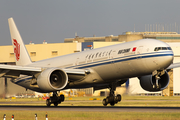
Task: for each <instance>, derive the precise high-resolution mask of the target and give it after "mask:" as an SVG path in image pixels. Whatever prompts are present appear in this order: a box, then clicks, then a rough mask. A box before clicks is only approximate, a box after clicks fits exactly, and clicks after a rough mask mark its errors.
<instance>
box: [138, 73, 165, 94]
mask: <svg viewBox="0 0 180 120" xmlns="http://www.w3.org/2000/svg"><path fill="white" fill-rule="evenodd" d="M159 77H160V79H159V80H158V85H159V88H158V89H157V88H153V85H155V84H156V79H155V76H152V75H146V76H141V77H139V80H140V85H141V87H142V88H143V89H144V90H147V91H150V92H157V91H161V90H164V89H165V88H166V87H167V86H168V84H169V75H168V73H167V71H165V73H164V74H163V75H162V76H159Z"/></svg>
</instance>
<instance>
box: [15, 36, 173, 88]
mask: <svg viewBox="0 0 180 120" xmlns="http://www.w3.org/2000/svg"><path fill="white" fill-rule="evenodd" d="M156 48H157V49H158V48H162V49H159V50H155V49H156ZM165 48H166V49H165ZM172 61H173V51H172V50H171V49H170V46H169V45H168V44H166V43H164V42H162V41H159V40H154V39H142V40H137V41H132V42H126V43H122V44H117V45H112V46H108V47H102V48H98V49H93V50H89V51H83V52H79V53H73V54H69V55H64V56H59V57H55V58H50V59H46V60H41V61H37V62H34V63H31V64H29V65H27V66H33V67H44V68H49V67H51V68H52V67H59V68H65V69H90V70H92V71H93V72H94V73H95V74H94V76H91V78H92V80H90V78H88V80H86V79H85V80H84V81H80V82H79V85H82V86H83V87H84V85H85V84H88V85H87V87H88V86H93V85H94V84H96V83H97V84H101V83H108V82H112V81H115V80H118V79H126V78H131V77H139V76H143V75H148V74H151V73H152V72H153V71H155V70H164V69H166V68H167V67H168V66H169V65H170V64H171V63H172ZM93 80H96V83H94V81H93ZM17 83H18V84H20V85H21V86H26V87H27V84H26V85H25V82H24V80H22V82H21V81H19V82H17ZM26 83H27V82H26ZM75 85H78V82H76V81H75V82H74V84H70V85H69V88H70V87H72V88H74V87H76V86H75ZM79 87H81V86H79ZM29 88H30V87H29ZM30 89H32V88H30Z"/></svg>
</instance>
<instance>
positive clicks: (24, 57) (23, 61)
mask: <svg viewBox="0 0 180 120" xmlns="http://www.w3.org/2000/svg"><path fill="white" fill-rule="evenodd" d="M8 22H9V29H10V34H11V40H12V44H13V48H14V56H15V60H16V65H21V66H24V65H28V64H30V63H32V62H31V59H30V57H29V54H28V52H27V50H26V47H25V45H24V43H23V41H22V38H21V35H20V33H19V31H18V29H17V27H16V24H15V22H14V20H13V18H9V19H8Z"/></svg>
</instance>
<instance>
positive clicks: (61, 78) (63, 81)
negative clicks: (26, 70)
mask: <svg viewBox="0 0 180 120" xmlns="http://www.w3.org/2000/svg"><path fill="white" fill-rule="evenodd" d="M67 83H68V76H67V74H66V72H64V71H63V70H61V69H59V68H49V69H46V70H44V71H42V72H41V73H40V75H39V76H38V77H37V84H38V86H39V88H40V89H41V90H42V91H44V92H53V91H57V90H61V89H63V88H65V87H66V85H67Z"/></svg>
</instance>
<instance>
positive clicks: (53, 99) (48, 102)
mask: <svg viewBox="0 0 180 120" xmlns="http://www.w3.org/2000/svg"><path fill="white" fill-rule="evenodd" d="M63 101H64V95H60V96H58V94H57V92H53V96H51V97H50V98H49V99H47V100H46V105H47V106H51V104H54V106H58V104H60V103H61V102H63Z"/></svg>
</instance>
